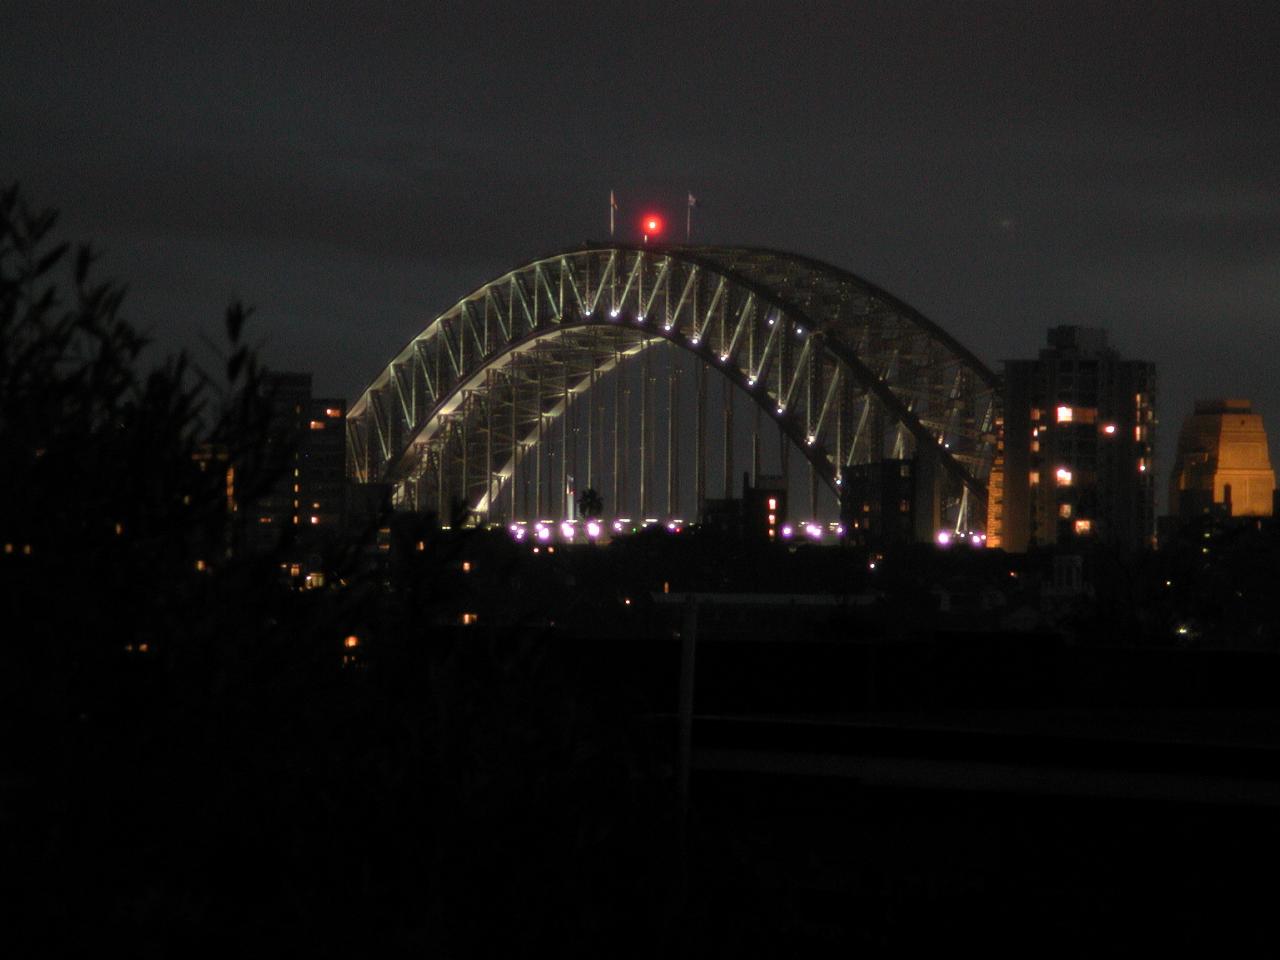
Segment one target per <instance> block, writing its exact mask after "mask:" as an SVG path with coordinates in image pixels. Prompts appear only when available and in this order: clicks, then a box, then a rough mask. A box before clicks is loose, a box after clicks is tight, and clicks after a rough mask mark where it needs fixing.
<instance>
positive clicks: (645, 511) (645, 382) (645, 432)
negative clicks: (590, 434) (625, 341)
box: [640, 339, 653, 520]
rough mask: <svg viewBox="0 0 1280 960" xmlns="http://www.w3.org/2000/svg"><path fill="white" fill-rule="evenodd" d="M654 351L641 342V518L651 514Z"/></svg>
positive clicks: (646, 342) (646, 341) (646, 343)
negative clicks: (651, 382)
mask: <svg viewBox="0 0 1280 960" xmlns="http://www.w3.org/2000/svg"><path fill="white" fill-rule="evenodd" d="M651 353H652V351H651V350H650V349H649V341H648V340H647V339H646V340H644V341H643V342H642V344H641V354H642V356H641V359H640V519H641V520H644V518H645V517H647V516H648V515H649V486H648V483H647V481H648V479H649V456H650V455H651V453H652V447H651V446H650V444H649V428H650V423H649V406H650V403H649V380H650V379H651V378H652V375H653V365H652V360H651V358H650V354H651Z"/></svg>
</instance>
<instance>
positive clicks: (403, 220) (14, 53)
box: [0, 2, 1280, 462]
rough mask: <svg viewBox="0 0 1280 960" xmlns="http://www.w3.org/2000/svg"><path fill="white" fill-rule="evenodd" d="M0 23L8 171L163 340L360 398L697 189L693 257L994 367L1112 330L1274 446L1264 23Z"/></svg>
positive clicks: (485, 13) (123, 19) (1094, 8)
mask: <svg viewBox="0 0 1280 960" xmlns="http://www.w3.org/2000/svg"><path fill="white" fill-rule="evenodd" d="M0 6H3V7H4V9H3V10H0V14H3V17H2V19H0V22H2V23H3V24H4V31H3V33H0V131H2V134H0V178H3V179H9V178H18V179H21V180H23V181H24V182H25V183H26V184H27V185H28V188H29V191H30V192H31V193H32V194H33V195H34V196H36V197H37V198H39V199H40V200H41V201H42V202H46V203H50V204H54V205H57V206H59V207H62V208H63V209H64V210H65V211H66V224H67V226H68V228H70V229H71V230H72V231H73V232H74V233H76V234H77V235H80V236H86V237H93V238H95V239H96V240H97V241H98V242H99V244H100V245H102V246H104V247H105V248H106V249H107V251H108V257H107V265H108V266H109V267H110V268H111V269H112V270H114V271H115V272H117V273H119V274H120V275H121V276H124V277H127V278H128V279H129V280H130V281H131V283H132V288H133V291H134V292H133V298H132V301H131V302H132V303H133V308H134V310H135V311H136V313H137V314H138V315H139V316H140V317H141V318H142V319H143V320H144V321H145V322H147V323H149V324H151V325H152V327H153V328H154V329H155V331H156V336H157V339H158V340H160V342H161V343H162V344H163V345H164V346H166V347H172V346H176V345H179V344H183V343H188V342H191V340H192V339H194V337H195V334H196V332H197V331H198V330H199V329H202V328H204V329H216V326H217V317H218V316H219V315H220V311H221V308H222V306H223V304H224V303H225V301H226V299H227V297H229V296H231V295H233V294H234V295H239V296H243V297H244V298H246V299H247V300H249V301H251V302H253V303H256V304H257V305H258V308H259V318H260V329H261V330H262V331H264V335H265V336H266V338H267V341H268V353H269V356H270V357H271V359H272V360H273V361H275V362H276V363H277V364H279V365H281V366H294V367H300V368H305V369H313V370H315V371H316V372H317V379H318V381H319V384H320V386H321V388H322V389H325V390H330V391H333V392H340V393H346V394H348V395H354V394H355V393H356V392H358V391H359V389H360V388H361V387H362V386H363V384H364V383H365V382H367V381H368V380H369V379H371V378H372V377H373V376H374V375H375V373H376V372H377V370H378V367H379V365H380V364H381V363H383V362H384V361H385V360H386V359H387V358H388V357H389V356H391V355H392V354H394V353H395V352H396V351H397V350H398V349H399V347H400V346H401V345H402V343H403V341H404V340H405V339H406V338H407V337H408V336H409V335H411V333H412V332H413V331H414V330H415V329H416V328H417V326H419V325H420V324H422V323H423V322H425V321H426V320H427V319H429V318H430V316H431V315H432V313H433V312H435V311H437V310H439V309H442V308H444V307H445V306H447V305H448V304H450V303H452V302H453V301H454V300H456V299H457V298H458V297H459V296H460V295H462V294H463V293H465V292H466V291H467V290H469V289H471V288H472V287H474V286H475V285H476V284H478V283H480V282H482V281H483V280H485V279H487V278H489V277H490V276H493V275H496V274H498V273H501V272H502V271H504V270H505V269H507V268H508V267H510V266H511V265H513V264H515V263H518V262H521V261H523V260H525V259H528V258H529V257H531V256H534V255H537V254H540V253H544V252H547V251H550V250H554V249H556V248H558V247H561V246H565V245H570V244H576V243H578V242H580V241H582V240H584V239H587V238H588V237H599V236H601V235H602V234H603V233H604V232H605V224H606V222H607V220H606V214H607V209H606V207H605V205H604V198H605V197H607V195H608V191H609V190H610V189H611V188H612V189H616V190H618V191H619V195H620V197H621V198H622V199H623V202H624V205H626V211H625V212H626V213H627V214H628V216H630V215H631V214H634V213H635V212H636V211H637V207H638V205H639V204H640V203H655V204H658V205H664V204H665V205H666V206H668V207H669V208H670V209H672V210H674V211H678V210H679V209H680V208H679V204H680V203H681V201H682V199H683V196H684V191H685V190H686V189H692V190H693V191H694V192H695V193H696V194H697V195H698V196H699V197H700V199H701V200H702V202H703V206H702V209H701V210H700V211H699V215H700V216H699V223H698V230H699V232H700V234H701V236H702V238H703V239H706V240H719V241H733V242H747V243H760V244H767V245H770V246H776V247H785V248H793V249H797V250H801V251H803V252H807V253H811V254H814V255H817V256H820V257H822V258H824V259H827V260H831V261H833V262H836V263H840V264H843V265H847V266H848V267H849V268H851V269H852V270H854V271H855V272H858V273H861V274H863V275H865V276H867V277H868V278H870V279H872V280H875V281H876V282H878V283H880V284H882V285H884V286H885V287H887V288H888V289H890V290H893V291H894V292H895V293H897V294H899V295H900V296H902V297H903V298H904V299H906V300H907V301H908V302H911V303H912V304H913V305H915V306H917V307H919V308H920V309H922V310H923V311H924V312H925V313H926V314H928V315H930V316H932V317H934V318H935V319H937V320H938V321H939V322H941V323H943V324H944V325H945V326H947V327H948V328H949V329H950V330H951V331H952V332H954V333H955V334H956V335H957V336H958V337H959V338H960V339H961V340H963V341H964V342H966V343H967V344H969V345H970V346H972V347H973V349H974V350H975V351H976V352H978V353H979V354H980V355H982V356H984V357H986V358H987V359H988V360H990V361H991V362H992V363H995V362H997V361H998V360H1000V359H1001V358H1004V357H1012V356H1022V355H1029V354H1030V353H1032V352H1034V351H1035V350H1037V349H1038V348H1039V345H1040V344H1041V342H1042V341H1043V337H1044V330H1045V328H1046V327H1048V326H1050V325H1051V324H1054V323H1063V322H1084V323H1096V324H1100V325H1103V326H1106V327H1108V328H1110V329H1111V331H1112V334H1113V338H1114V339H1115V341H1116V342H1117V343H1118V344H1119V345H1120V346H1121V347H1122V348H1123V349H1125V350H1127V351H1130V352H1131V353H1133V354H1135V355H1142V356H1146V357H1148V358H1150V359H1153V360H1155V361H1156V362H1157V363H1159V364H1160V367H1161V376H1162V383H1163V394H1164V401H1163V403H1162V420H1163V422H1164V424H1165V436H1166V438H1168V437H1170V436H1171V435H1172V434H1173V433H1174V432H1175V431H1176V426H1177V422H1178V420H1179V419H1180V417H1181V416H1182V414H1183V413H1184V412H1185V411H1186V410H1187V409H1189V407H1190V403H1191V399H1192V397H1193V396H1195V395H1201V394H1221V393H1240V392H1246V393H1251V394H1252V395H1253V396H1254V399H1255V400H1256V401H1257V402H1258V404H1259V406H1260V407H1261V408H1262V409H1263V411H1264V413H1266V414H1267V415H1268V416H1269V417H1270V418H1271V420H1272V421H1273V424H1274V425H1273V429H1274V430H1276V431H1277V433H1280V387H1277V386H1275V385H1273V383H1272V380H1271V378H1270V375H1269V373H1270V371H1269V364H1268V361H1267V356H1268V353H1269V351H1268V349H1266V348H1268V347H1269V346H1270V345H1271V344H1270V338H1271V333H1270V330H1271V327H1272V325H1273V322H1274V318H1275V315H1276V306H1277V296H1278V295H1280V279H1278V278H1277V277H1278V274H1277V264H1280V229H1278V228H1280V201H1278V200H1277V198H1278V197H1280V168H1277V165H1276V163H1275V160H1274V158H1275V157H1276V156H1277V149H1278V148H1280V117H1278V116H1277V113H1276V109H1275V104H1276V103H1277V102H1278V100H1280V67H1278V66H1277V59H1278V58H1277V57H1276V56H1275V49H1276V48H1277V40H1280V30H1278V29H1277V20H1278V17H1280V14H1278V13H1277V11H1276V8H1275V5H1273V4H1267V3H1254V4H1245V3H1236V4H1203V3H1195V4H1192V3H1177V2H1166V3H1160V4H1150V3H1105V4H1104V3H1097V4H1095V3H1079V2H1073V3H1065V2H1064V3H1036V2H1018V3H988V4H950V3H946V4H943V3H937V4H925V3H920V4H903V3H898V2H893V3H889V2H885V3H862V4H846V3H805V4H776V3H752V4H746V3H730V4H715V5H711V4H686V5H683V6H676V5H655V4H639V5H636V4H628V5H622V4H617V5H615V4H602V3H594V4H555V5H542V6H541V7H529V8H528V9H524V8H517V7H515V6H513V5H510V4H471V5H467V6H466V8H465V9H460V8H454V7H453V6H452V5H446V4H431V5H429V6H427V7H425V8H423V9H418V10H406V9H405V5H400V4H367V3H366V4H351V5H345V6H344V5H337V4H309V5H306V6H305V7H297V6H294V5H289V6H284V5H282V6H273V5H268V4H255V5H252V6H246V7H243V8H241V9H239V10H238V11H234V12H231V13H228V10H227V5H225V4H216V5H207V6H202V5H191V4H168V5H165V4H148V5H129V4H97V3H84V4H77V3H48V4H21V5H19V4H0ZM628 222H629V221H628ZM1193 358H1194V359H1193ZM1162 449H1166V450H1167V443H1166V444H1163V445H1162ZM1278 455H1280V454H1278ZM1166 462H1167V461H1166Z"/></svg>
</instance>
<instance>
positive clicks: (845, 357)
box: [348, 245, 998, 515]
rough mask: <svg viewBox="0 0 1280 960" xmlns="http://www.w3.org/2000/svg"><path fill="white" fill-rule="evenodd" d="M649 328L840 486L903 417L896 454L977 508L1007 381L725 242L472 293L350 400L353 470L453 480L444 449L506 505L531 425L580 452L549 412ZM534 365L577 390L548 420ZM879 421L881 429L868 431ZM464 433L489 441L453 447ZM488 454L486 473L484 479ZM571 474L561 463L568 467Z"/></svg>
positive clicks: (617, 256)
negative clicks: (931, 454)
mask: <svg viewBox="0 0 1280 960" xmlns="http://www.w3.org/2000/svg"><path fill="white" fill-rule="evenodd" d="M606 308H607V309H606ZM646 338H648V340H649V341H650V342H653V343H664V342H665V343H671V344H674V345H675V346H676V347H678V348H680V349H682V350H684V351H687V352H689V353H692V354H694V355H695V357H696V358H697V360H696V362H698V363H705V364H707V365H708V366H709V367H711V368H713V369H716V370H718V371H719V372H720V373H721V375H722V376H724V377H726V378H728V380H729V381H730V382H732V383H733V384H734V385H735V386H737V387H739V388H740V389H741V390H743V391H744V392H745V393H746V394H747V395H748V396H750V397H751V398H752V400H753V401H754V402H755V403H757V404H758V405H759V406H760V407H761V408H762V409H763V410H764V411H765V412H766V413H767V414H768V415H769V416H770V417H772V418H774V419H775V420H776V421H777V422H778V425H779V427H780V428H781V431H782V434H783V435H784V436H785V437H787V438H788V439H789V440H790V441H791V442H792V443H794V444H795V445H796V446H798V447H800V448H801V450H802V452H803V453H804V455H805V456H806V457H807V458H808V459H809V461H810V463H811V464H812V465H813V476H815V477H817V478H819V479H821V480H824V481H825V482H827V483H828V484H829V485H831V487H832V489H836V485H837V478H838V476H839V475H840V473H841V471H843V470H844V469H845V468H846V467H847V466H849V465H852V464H855V463H861V462H869V461H872V460H875V459H877V458H879V457H883V456H886V455H887V453H888V450H887V449H886V448H885V447H883V446H881V438H882V437H885V438H886V439H887V437H886V436H885V435H886V434H887V432H888V428H889V427H892V428H894V430H893V432H894V433H895V434H896V435H897V448H898V450H897V452H899V453H902V454H904V455H907V454H910V452H911V451H912V450H914V449H918V448H920V447H921V446H922V445H928V446H929V447H930V448H936V449H937V450H938V458H939V462H940V464H941V466H942V467H943V469H944V471H946V473H947V474H948V475H949V476H950V477H951V478H952V481H953V482H954V483H955V484H957V487H956V494H955V500H956V502H959V500H960V493H959V491H960V490H961V489H967V490H968V491H969V494H970V496H969V499H968V506H969V509H970V510H971V511H972V512H973V513H974V514H975V515H977V514H980V513H981V509H980V508H981V501H983V500H985V482H986V477H987V473H988V471H989V469H990V463H991V458H992V455H993V452H994V437H993V436H992V435H991V429H992V420H993V416H994V413H993V411H994V408H995V395H996V390H997V388H998V381H997V380H996V378H995V376H994V375H993V374H991V372H990V371H989V370H987V368H986V367H985V366H983V365H982V364H981V362H980V361H978V360H977V359H976V358H975V357H973V355H972V354H970V353H969V352H968V351H967V350H965V348H964V347H962V346H961V345H960V344H959V343H958V342H957V341H956V340H955V339H954V338H953V337H951V336H950V335H949V334H948V333H946V332H945V331H943V330H942V329H941V328H939V327H938V326H937V325H936V324H933V323H932V322H931V321H928V320H927V319H925V318H924V317H922V316H921V315H920V314H919V313H918V312H916V311H914V310H913V309H912V308H910V307H908V306H907V305H905V304H903V303H902V302H901V301H898V300H896V299H895V298H894V297H892V296H891V295H889V294H887V293H885V292H884V291H882V290H879V289H878V288H876V287H873V286H872V285H870V284H868V283H866V282H865V281H863V280H861V279H859V278H857V277H855V276H853V275H852V274H848V273H846V272H844V271H841V270H839V269H837V268H835V267H831V266H829V265H826V264H821V263H819V262H817V261H813V260H811V259H808V258H804V257H799V256H796V255H793V254H786V253H780V252H777V251H769V250H749V249H743V248H728V247H657V248H643V247H632V246H626V245H608V246H599V247H587V248H584V249H581V250H575V251H566V252H564V253H561V254H557V255H556V256H554V257H551V258H546V259H543V260H536V261H531V262H530V263H528V264H525V265H524V266H522V267H519V268H517V269H516V270H513V271H511V272H509V273H507V274H505V275H504V276H502V277H500V278H499V279H497V280H495V281H494V282H493V283H490V284H486V285H485V286H483V287H481V288H479V289H478V290H476V291H475V292H473V293H471V294H469V295H468V296H467V297H466V298H464V299H463V300H461V301H459V302H458V304H457V305H455V307H454V308H452V309H451V310H449V311H447V312H446V313H445V314H442V315H441V316H440V317H438V318H436V319H435V320H433V321H432V322H431V323H430V324H428V325H427V326H426V327H425V328H424V330H423V332H422V333H421V334H420V335H419V336H418V337H416V338H415V339H414V341H413V342H411V344H410V345H409V347H407V348H406V350H405V351H403V352H402V353H401V355H400V356H398V357H396V358H395V359H394V360H393V361H392V362H391V363H390V364H388V366H387V368H386V369H385V370H384V371H383V374H382V375H381V376H380V377H378V378H377V379H375V380H374V382H373V383H372V384H371V385H370V386H369V388H368V389H367V390H366V391H365V394H364V395H363V396H362V397H361V398H360V399H359V400H358V401H357V402H356V403H355V404H354V405H353V406H352V409H351V412H350V414H349V415H348V417H349V431H348V433H349V449H350V452H351V458H352V461H353V462H352V474H353V476H355V477H356V478H357V479H360V480H366V481H374V480H380V481H386V482H391V483H393V484H394V483H400V482H402V481H403V480H405V479H406V478H408V477H410V476H413V475H417V476H424V475H425V473H430V472H431V471H429V470H427V471H425V473H424V465H423V464H420V463H417V462H416V458H420V457H423V456H427V452H428V451H429V452H430V456H431V457H434V458H436V459H434V460H432V464H433V467H434V468H435V470H436V473H437V474H440V475H441V476H443V474H444V473H445V472H447V471H446V470H445V469H444V468H446V467H448V466H449V463H450V462H451V461H450V459H449V458H450V457H457V458H465V463H466V464H467V466H466V473H467V476H466V477H462V478H457V477H455V479H454V481H453V482H454V484H455V485H460V486H461V487H463V488H464V492H465V493H466V494H467V495H468V496H471V488H474V489H475V491H476V492H475V494H474V496H471V501H470V502H471V505H472V507H473V508H475V509H479V510H480V512H481V513H485V512H487V511H488V506H489V501H490V500H492V499H494V498H497V501H498V502H499V503H508V502H510V503H514V502H515V497H514V495H513V494H512V492H511V491H509V490H502V489H501V488H502V487H503V485H504V484H505V483H507V482H510V480H511V478H512V477H514V475H515V470H516V465H517V461H518V460H519V458H520V457H522V456H526V457H527V456H529V455H533V456H535V457H537V456H541V454H539V453H538V452H537V451H536V450H533V449H532V446H536V445H537V437H538V435H539V434H538V432H537V430H536V426H537V424H538V423H542V425H543V431H542V434H541V435H542V436H543V437H544V438H546V437H552V438H555V437H560V440H559V441H558V443H559V444H560V446H561V447H563V448H564V449H562V450H560V451H559V453H558V456H560V457H561V458H564V457H567V456H569V455H570V451H571V450H575V449H577V444H574V445H573V446H572V447H570V442H569V439H568V437H569V435H570V434H569V433H567V432H566V431H567V430H568V427H567V425H565V426H562V428H561V430H560V431H559V432H557V431H555V430H548V429H547V427H548V425H549V424H548V422H547V421H548V419H550V420H554V419H555V418H557V417H559V416H561V415H563V409H562V408H563V406H564V397H566V396H567V397H568V398H569V399H570V409H571V410H572V409H577V408H578V404H576V403H575V402H574V398H575V397H576V396H577V395H579V394H581V393H583V392H586V391H589V390H590V389H591V388H592V385H593V384H597V383H599V382H600V378H601V376H602V375H603V374H604V373H606V372H607V371H609V370H611V369H612V368H613V366H614V365H615V364H616V363H617V362H618V358H625V357H628V356H632V355H634V354H636V353H638V352H640V351H641V350H643V349H644V347H643V344H644V343H645V341H646ZM531 358H537V362H538V363H540V364H544V365H546V368H547V369H546V376H547V377H548V378H549V379H548V382H550V383H561V384H567V389H566V390H556V391H551V392H550V393H549V396H551V397H559V399H557V400H555V402H552V403H550V404H549V405H548V406H547V407H546V409H542V410H538V411H536V412H535V411H531V410H529V409H528V404H529V403H530V402H531V401H530V400H528V399H527V398H526V397H525V393H526V392H527V393H528V394H529V396H532V395H533V393H534V391H532V390H528V391H525V390H524V387H523V386H522V384H525V380H524V378H525V377H526V376H527V371H526V370H525V366H526V361H529V360H530V359H531ZM464 395H469V396H470V397H471V400H470V401H469V402H468V403H466V404H465V405H464V404H463V403H462V401H461V398H462V397H463V396H464ZM670 395H673V396H674V393H670ZM701 395H702V392H701V391H699V392H698V393H697V396H701ZM655 396H657V397H658V402H659V403H660V404H661V403H662V402H663V400H662V397H661V392H660V391H659V392H657V393H655ZM495 406H496V407H497V410H496V414H495V411H494V409H493V408H494V407H495ZM393 408H398V409H396V415H395V416H394V417H389V416H388V412H389V411H390V410H391V409H393ZM581 409H584V410H590V409H591V406H590V405H589V404H588V405H585V406H582V407H581ZM846 410H847V412H846ZM873 412H874V414H875V416H874V418H873V416H872V414H873ZM670 414H671V411H668V415H670ZM658 416H659V422H661V412H660V411H659V413H658ZM458 418H461V419H462V422H461V424H455V421H457V420H458ZM477 418H479V419H477ZM512 418H514V420H515V421H517V423H516V424H515V426H516V431H515V433H514V434H513V433H512V425H511V424H509V422H508V421H510V420H511V419H512ZM872 419H875V422H876V423H880V422H881V420H883V422H884V425H885V429H881V428H879V427H877V428H876V430H870V429H869V426H870V423H871V421H872ZM481 420H482V421H483V422H480V421H481ZM493 423H496V424H498V426H496V427H495V426H492V425H491V424H493ZM451 424H454V425H453V426H450V425H451ZM371 434H372V435H373V436H374V438H376V440H375V442H373V443H371V442H370V439H371V437H370V435H371ZM499 434H500V435H501V436H498V435H499ZM461 437H465V438H467V439H466V440H465V441H462V440H460V439H458V438H461ZM449 438H452V439H449ZM473 438H479V439H478V440H477V439H473ZM446 440H448V443H446V442H445V441H446ZM463 442H465V443H466V444H474V443H479V444H481V445H482V446H480V447H476V448H475V449H474V450H473V449H471V448H470V447H468V448H467V449H466V450H461V451H459V450H458V444H459V443H463ZM544 442H547V441H545V439H544ZM449 444H452V447H450V446H449ZM587 446H588V448H589V447H590V443H588V444H587ZM449 450H454V451H456V452H455V453H449V452H448V451H449ZM522 451H524V452H523V453H522ZM442 458H443V459H442ZM697 459H698V458H697V457H695V458H694V460H695V463H696V461H697ZM535 462H538V463H540V462H541V461H535ZM480 463H484V464H487V465H488V466H486V468H485V471H484V472H485V473H487V474H489V476H487V477H484V476H479V473H480V471H479V470H478V469H477V468H476V465H477V464H480ZM570 466H571V465H570V464H567V463H565V462H564V460H563V459H562V460H561V461H560V472H561V473H562V474H563V473H564V472H565V470H567V469H569V468H570ZM547 475H550V471H548V474H547ZM470 478H475V479H474V482H473V481H472V479H470ZM440 482H444V481H443V480H441V481H440Z"/></svg>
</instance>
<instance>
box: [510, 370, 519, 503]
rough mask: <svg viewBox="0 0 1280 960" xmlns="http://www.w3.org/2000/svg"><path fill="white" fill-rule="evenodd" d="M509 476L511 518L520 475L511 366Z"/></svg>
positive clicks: (514, 379)
mask: <svg viewBox="0 0 1280 960" xmlns="http://www.w3.org/2000/svg"><path fill="white" fill-rule="evenodd" d="M508 379H509V380H510V381H511V476H510V477H508V478H507V493H508V496H509V497H510V498H511V519H512V520H515V519H516V498H517V497H518V496H519V493H518V492H517V490H516V477H518V476H519V475H520V443H519V441H518V440H517V439H516V371H515V367H514V366H513V367H512V368H511V375H510V377H509V378H508Z"/></svg>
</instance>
